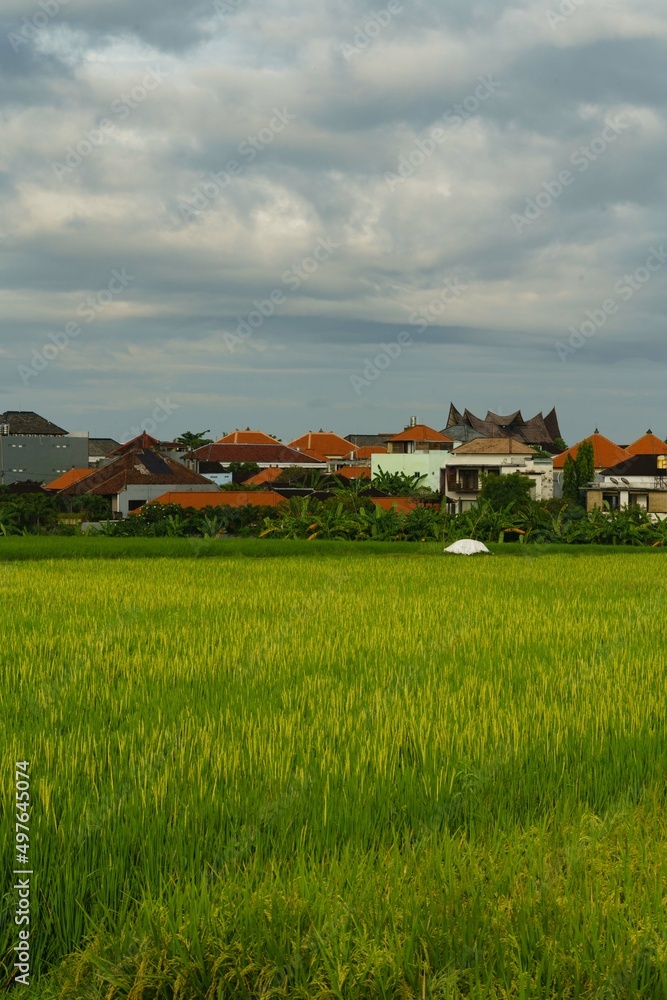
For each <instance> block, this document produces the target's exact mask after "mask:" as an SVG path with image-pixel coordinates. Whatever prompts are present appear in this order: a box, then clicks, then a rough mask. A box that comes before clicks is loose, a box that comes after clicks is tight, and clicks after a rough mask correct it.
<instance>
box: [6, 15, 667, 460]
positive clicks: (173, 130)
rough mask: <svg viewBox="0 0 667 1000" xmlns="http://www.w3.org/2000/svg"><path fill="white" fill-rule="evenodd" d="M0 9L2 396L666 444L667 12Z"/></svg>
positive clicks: (108, 414)
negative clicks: (546, 425)
mask: <svg viewBox="0 0 667 1000" xmlns="http://www.w3.org/2000/svg"><path fill="white" fill-rule="evenodd" d="M0 19H1V20H0V86H1V93H2V96H3V103H2V108H1V109H0V114H1V116H2V144H1V145H0V208H1V218H0V233H1V236H0V286H1V289H2V291H1V294H2V311H1V319H0V361H1V363H2V369H1V377H0V388H1V390H2V395H1V396H0V409H24V410H28V409H33V410H37V411H38V412H40V413H42V414H43V415H44V416H47V417H49V418H50V419H52V420H54V421H56V422H57V423H59V424H61V425H62V426H64V427H66V428H67V429H69V430H83V429H87V430H90V432H91V433H92V434H97V435H106V434H109V435H113V436H115V437H117V438H122V437H128V436H130V432H131V431H133V430H134V429H135V428H138V427H140V426H141V425H142V423H143V424H145V423H146V422H147V421H151V420H153V419H154V418H156V417H157V418H158V423H159V425H160V429H159V434H160V436H162V437H163V438H168V437H172V436H175V435H177V434H179V433H181V432H182V431H183V430H185V429H194V430H201V429H204V428H211V430H212V432H213V433H214V434H216V435H218V434H220V433H222V432H223V431H230V430H233V429H234V428H236V427H246V426H247V425H250V426H252V427H261V428H263V429H265V430H267V431H269V432H273V433H275V434H277V435H278V436H279V437H281V438H283V439H285V440H288V439H290V438H292V437H295V436H296V435H297V434H299V433H302V432H304V431H306V430H309V429H312V430H318V429H319V428H320V427H324V428H326V429H329V428H331V429H335V430H337V431H339V432H340V433H342V434H348V433H352V432H359V433H361V432H366V433H377V432H382V431H391V430H398V429H401V428H402V427H403V426H404V425H405V423H406V422H407V419H408V417H409V416H410V415H412V414H415V415H417V416H418V417H419V419H420V420H423V421H425V422H427V423H429V424H431V425H432V426H435V427H437V428H441V427H444V425H445V422H446V417H447V410H448V406H449V402H450V400H453V401H454V402H455V404H456V405H457V406H458V407H459V408H463V407H465V406H467V407H469V408H470V409H472V410H473V411H475V412H480V413H484V412H486V410H487V409H494V410H499V411H504V412H508V411H511V410H514V409H517V408H521V409H522V410H523V411H524V415H525V416H532V415H533V414H534V413H535V412H537V411H538V410H544V412H545V413H546V412H547V410H549V409H550V408H551V407H552V406H554V405H555V406H556V407H557V409H558V412H559V416H560V421H561V428H562V430H563V434H564V436H565V437H566V439H568V440H569V441H574V440H576V439H578V438H580V437H582V436H583V435H585V434H588V433H590V432H591V431H592V430H593V428H594V426H595V425H599V427H600V429H601V430H602V431H603V432H605V433H607V434H608V435H609V436H611V437H613V438H615V439H616V440H618V441H620V442H621V443H626V442H627V441H629V440H631V439H633V438H635V437H638V436H639V435H640V434H641V433H643V432H644V431H645V430H646V429H647V427H648V426H651V427H652V429H653V430H654V431H656V432H657V433H660V434H661V436H667V407H665V373H666V362H667V339H666V337H665V332H666V325H665V313H666V305H667V293H666V291H665V289H666V278H667V254H665V250H666V249H667V226H666V222H667V200H666V199H665V178H666V172H665V168H664V164H665V160H666V154H667V141H666V140H667V132H666V127H665V126H666V123H665V97H666V80H667V58H666V55H667V46H666V39H667V8H665V3H664V0H633V3H632V4H630V3H627V2H624V0H516V2H514V3H508V2H504V0H478V2H475V0H448V2H443V0H400V2H399V0H392V2H391V3H390V4H388V5H387V4H385V5H383V3H382V0H379V2H373V0H371V2H368V3H366V2H363V0H357V2H354V3H353V2H350V0H326V2H325V0H202V2H195V3H183V0H142V2H141V3H136V2H132V0H68V2H66V3H63V2H59V0H41V2H39V3H38V2H37V0H35V3H33V2H32V0H3V4H2V12H1V13H0Z"/></svg>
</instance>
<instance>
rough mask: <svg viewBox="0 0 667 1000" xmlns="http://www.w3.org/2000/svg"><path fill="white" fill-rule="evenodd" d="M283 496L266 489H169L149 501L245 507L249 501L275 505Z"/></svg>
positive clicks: (269, 505) (200, 506)
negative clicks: (200, 491)
mask: <svg viewBox="0 0 667 1000" xmlns="http://www.w3.org/2000/svg"><path fill="white" fill-rule="evenodd" d="M282 500H283V498H282V497H281V496H280V494H279V493H269V492H268V490H267V491H266V492H264V490H233V491H232V490H220V491H219V492H215V493H214V492H211V493H204V492H202V493H199V492H196V491H194V490H193V491H192V492H191V493H188V492H187V491H185V490H183V491H178V490H171V491H169V492H167V493H162V494H161V496H159V497H158V498H157V499H156V500H151V501H150V502H151V503H177V504H179V506H181V507H194V508H195V509H196V510H201V509H202V507H245V505H246V504H248V503H251V504H253V506H255V507H277V506H278V504H279V503H282Z"/></svg>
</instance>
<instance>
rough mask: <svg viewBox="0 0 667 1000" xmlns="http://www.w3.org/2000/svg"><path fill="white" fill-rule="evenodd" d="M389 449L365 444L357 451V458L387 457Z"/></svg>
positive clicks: (378, 445)
mask: <svg viewBox="0 0 667 1000" xmlns="http://www.w3.org/2000/svg"><path fill="white" fill-rule="evenodd" d="M386 454H387V449H386V448H385V447H384V446H383V445H381V444H364V445H362V446H361V448H359V449H357V454H356V455H355V456H354V457H355V458H371V456H372V455H386Z"/></svg>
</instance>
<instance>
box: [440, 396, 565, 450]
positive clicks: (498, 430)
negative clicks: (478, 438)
mask: <svg viewBox="0 0 667 1000" xmlns="http://www.w3.org/2000/svg"><path fill="white" fill-rule="evenodd" d="M461 426H467V427H471V428H472V429H473V430H474V431H478V433H479V434H481V435H482V437H488V438H491V437H511V438H514V439H515V440H517V441H523V442H524V443H525V444H537V445H542V446H543V447H546V448H547V449H548V448H549V446H550V445H553V443H554V441H555V440H556V438H559V437H560V436H561V433H560V428H559V426H558V417H557V415H556V410H555V409H553V410H551V412H550V413H548V414H547V415H546V417H543V416H542V413H538V414H536V415H535V416H534V417H531V418H530V420H524V418H523V416H522V414H521V410H515V411H514V413H508V414H506V415H505V416H502V415H501V414H499V413H492V412H491V410H489V411H488V412H487V414H486V417H484V419H482V418H481V417H476V416H475V414H474V413H471V412H470V410H464V411H463V413H461V412H460V411H459V410H457V409H456V407H455V406H454V404H453V403H451V404H450V407H449V418H448V420H447V427H445V434H448V433H449V428H450V427H457V428H458V427H461Z"/></svg>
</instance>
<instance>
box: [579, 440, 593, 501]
mask: <svg viewBox="0 0 667 1000" xmlns="http://www.w3.org/2000/svg"><path fill="white" fill-rule="evenodd" d="M575 464H576V467H577V485H578V486H579V489H580V490H583V489H586V487H587V486H588V485H589V484H590V483H592V482H593V479H594V477H595V452H594V451H593V443H592V441H582V443H581V444H580V445H579V448H578V450H577V458H576V463H575Z"/></svg>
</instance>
